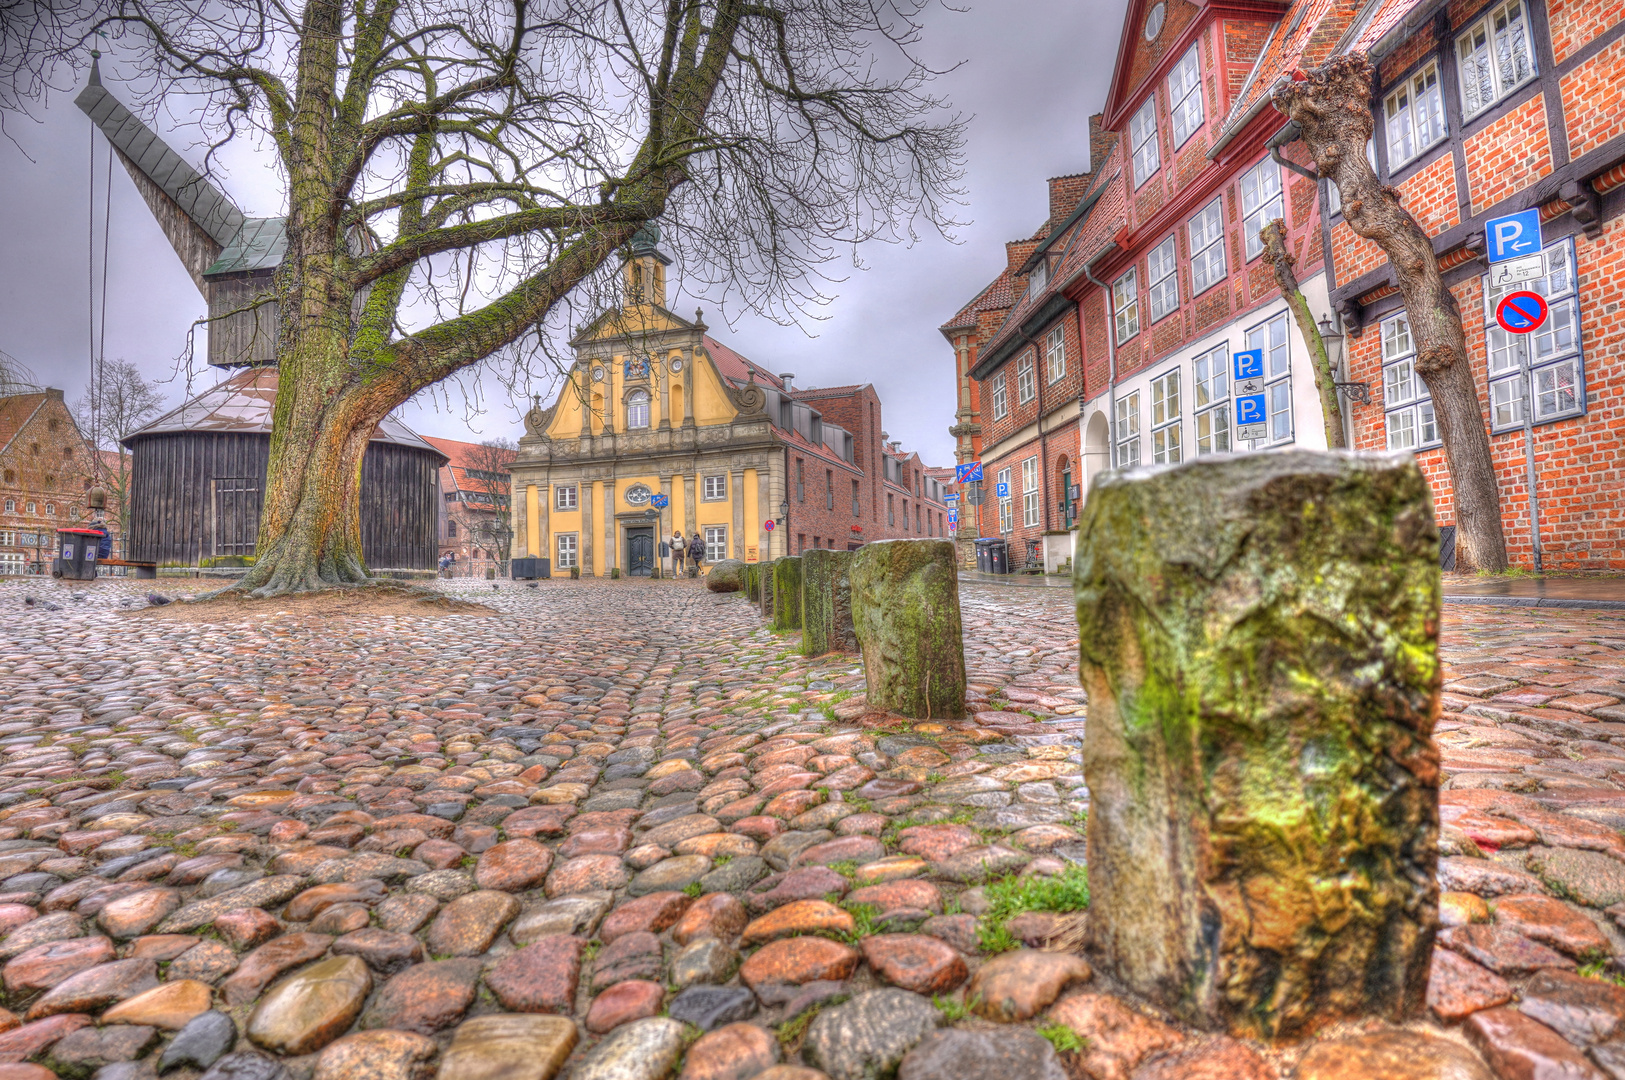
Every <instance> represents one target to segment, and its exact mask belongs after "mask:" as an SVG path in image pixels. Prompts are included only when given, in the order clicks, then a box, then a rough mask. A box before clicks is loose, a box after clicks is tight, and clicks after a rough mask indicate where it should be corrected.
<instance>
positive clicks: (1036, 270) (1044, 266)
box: [1027, 257, 1049, 296]
mask: <svg viewBox="0 0 1625 1080" xmlns="http://www.w3.org/2000/svg"><path fill="white" fill-rule="evenodd" d="M1048 283H1049V259H1048V258H1047V257H1045V258H1040V259H1039V260H1038V261H1037V262H1036V263H1034V264H1033V268H1032V270H1031V272H1030V273H1028V275H1027V295H1028V296H1037V295H1038V294H1039V293H1041V292H1043V291H1044V286H1045V285H1046V284H1048Z"/></svg>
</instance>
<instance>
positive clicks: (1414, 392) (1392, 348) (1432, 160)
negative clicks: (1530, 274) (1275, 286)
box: [1326, 0, 1625, 571]
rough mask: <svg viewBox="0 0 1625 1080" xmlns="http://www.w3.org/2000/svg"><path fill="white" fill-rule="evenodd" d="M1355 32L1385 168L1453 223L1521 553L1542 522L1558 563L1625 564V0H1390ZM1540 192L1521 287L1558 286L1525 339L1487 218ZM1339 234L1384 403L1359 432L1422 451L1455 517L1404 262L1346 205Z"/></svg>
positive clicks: (1341, 295)
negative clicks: (1535, 267) (1534, 274)
mask: <svg viewBox="0 0 1625 1080" xmlns="http://www.w3.org/2000/svg"><path fill="white" fill-rule="evenodd" d="M1349 47H1350V48H1354V49H1361V50H1365V51H1366V52H1368V54H1369V55H1370V56H1371V58H1372V60H1373V62H1374V64H1375V65H1376V67H1377V73H1378V77H1379V79H1380V83H1379V85H1378V86H1377V87H1376V88H1375V91H1374V93H1373V100H1374V101H1375V102H1377V103H1379V104H1378V105H1377V106H1375V108H1377V109H1378V110H1379V111H1378V113H1377V130H1376V135H1375V137H1374V138H1373V140H1372V142H1373V145H1372V151H1373V155H1374V157H1375V160H1376V164H1377V171H1378V175H1379V176H1380V178H1381V179H1382V180H1383V181H1384V182H1385V183H1388V184H1391V185H1393V186H1394V187H1396V188H1398V189H1399V191H1400V193H1401V196H1402V198H1403V200H1404V203H1405V206H1406V208H1407V209H1409V210H1410V211H1411V212H1412V213H1413V214H1414V215H1415V216H1416V218H1417V220H1418V221H1419V222H1420V223H1421V224H1422V225H1423V227H1424V228H1425V229H1426V230H1427V231H1428V233H1429V234H1430V235H1431V236H1432V237H1433V244H1434V250H1435V252H1436V253H1437V254H1438V256H1439V259H1440V265H1441V267H1442V268H1444V269H1445V281H1446V283H1447V284H1448V285H1449V286H1450V288H1451V291H1452V292H1453V293H1454V295H1455V297H1456V301H1457V303H1458V304H1459V305H1460V308H1461V312H1462V322H1463V325H1464V328H1465V330H1466V333H1467V345H1468V353H1469V356H1470V359H1471V361H1472V365H1473V374H1474V376H1475V379H1476V382H1477V384H1478V392H1479V398H1480V405H1481V407H1482V409H1483V411H1484V419H1485V423H1486V425H1487V426H1488V428H1489V432H1490V445H1491V450H1492V453H1493V456H1494V459H1495V463H1496V469H1497V474H1498V477H1499V480H1500V495H1501V514H1502V521H1503V523H1504V526H1503V527H1504V529H1505V533H1506V538H1507V548H1508V555H1509V557H1510V559H1511V561H1512V562H1513V563H1514V564H1515V565H1518V566H1523V567H1526V568H1533V567H1534V566H1535V562H1536V557H1535V532H1534V530H1533V529H1532V528H1531V521H1538V522H1539V526H1540V529H1539V542H1540V548H1541V550H1542V555H1543V558H1542V559H1541V565H1542V567H1543V568H1544V569H1546V570H1566V571H1605V570H1611V571H1620V570H1625V539H1622V536H1625V465H1622V462H1621V448H1622V446H1625V363H1622V356H1621V345H1620V343H1621V341H1622V340H1625V307H1622V305H1621V302H1620V301H1621V296H1620V293H1621V282H1622V280H1625V223H1622V221H1621V212H1622V210H1625V190H1622V189H1625V93H1622V83H1625V3H1622V2H1620V0H1509V2H1500V3H1488V2H1479V0H1451V2H1443V0H1386V2H1384V3H1383V4H1381V5H1380V6H1379V8H1378V10H1377V11H1376V12H1375V13H1373V15H1372V16H1371V17H1370V19H1369V20H1368V21H1367V22H1366V23H1365V25H1363V26H1360V27H1358V28H1357V30H1356V33H1355V34H1354V35H1353V41H1352V42H1351V44H1350V46H1349ZM1532 207H1538V208H1539V210H1540V217H1541V220H1542V234H1543V245H1544V249H1543V253H1544V266H1543V269H1544V271H1545V276H1544V277H1543V278H1542V279H1540V280H1539V281H1535V282H1521V283H1518V284H1517V285H1516V286H1511V287H1516V288H1519V289H1533V290H1535V291H1538V292H1540V293H1542V294H1543V295H1544V296H1545V297H1546V298H1547V301H1548V304H1549V305H1550V316H1549V318H1548V322H1547V324H1546V325H1545V326H1544V327H1542V328H1541V329H1540V330H1538V331H1536V332H1535V333H1532V334H1528V335H1523V336H1517V335H1510V334H1507V333H1506V332H1505V331H1503V330H1501V329H1500V327H1499V326H1498V325H1497V324H1496V323H1495V321H1494V307H1495V303H1496V301H1497V300H1499V299H1500V297H1501V296H1504V295H1505V294H1506V293H1507V292H1508V291H1510V288H1511V287H1506V286H1503V287H1497V286H1496V285H1494V284H1493V283H1492V281H1491V277H1490V271H1491V268H1490V267H1489V266H1488V265H1486V263H1485V262H1484V250H1485V238H1484V227H1485V222H1486V221H1487V220H1488V219H1490V218H1495V217H1501V216H1503V215H1506V214H1510V213H1515V212H1518V211H1521V210H1526V209H1529V208H1532ZM1326 234H1327V240H1326V243H1327V245H1328V246H1329V248H1330V250H1331V252H1332V256H1333V266H1334V276H1335V281H1334V283H1333V285H1332V288H1331V298H1332V300H1333V301H1334V303H1336V304H1337V305H1338V307H1339V310H1340V311H1341V313H1342V315H1343V319H1344V323H1345V325H1346V327H1347V330H1348V345H1347V351H1348V354H1349V367H1350V377H1351V378H1353V379H1355V380H1358V381H1360V382H1363V383H1365V384H1367V385H1368V386H1369V387H1370V395H1371V400H1372V404H1371V405H1368V406H1359V407H1356V408H1355V409H1354V410H1353V424H1354V440H1353V445H1355V446H1356V447H1358V448H1360V449H1366V450H1381V449H1394V450H1401V449H1403V450H1412V451H1414V452H1415V454H1416V457H1417V461H1418V462H1419V463H1420V464H1421V466H1422V468H1423V469H1424V470H1425V471H1426V473H1427V474H1428V477H1429V479H1430V480H1431V481H1432V484H1433V491H1434V500H1435V507H1436V510H1437V513H1438V517H1439V521H1440V522H1441V524H1444V525H1445V526H1446V527H1447V528H1448V527H1449V526H1450V524H1451V523H1452V522H1453V521H1454V507H1453V505H1452V500H1451V492H1450V481H1449V476H1448V474H1447V473H1446V468H1445V462H1444V452H1443V450H1442V449H1440V444H1439V440H1438V434H1437V430H1436V426H1435V424H1434V422H1433V410H1432V405H1431V404H1430V402H1429V401H1428V394H1427V389H1426V387H1425V386H1424V385H1423V384H1422V382H1421V380H1420V379H1419V378H1417V377H1416V375H1415V372H1414V370H1413V369H1412V351H1411V342H1410V334H1409V328H1408V325H1407V322H1406V313H1405V310H1404V307H1403V302H1402V300H1401V298H1400V296H1399V294H1398V290H1397V289H1396V288H1395V287H1394V282H1393V278H1392V276H1391V275H1392V270H1391V267H1390V266H1389V265H1388V263H1387V262H1386V260H1385V259H1384V258H1383V256H1382V254H1381V253H1380V251H1378V250H1377V249H1376V247H1375V245H1373V244H1371V243H1370V242H1369V241H1365V240H1362V239H1360V238H1359V237H1357V236H1355V235H1354V233H1353V231H1352V230H1351V229H1350V228H1349V226H1348V225H1347V224H1346V223H1345V222H1344V221H1343V220H1342V219H1341V217H1339V216H1336V215H1335V214H1334V215H1332V216H1331V218H1330V219H1329V221H1328V222H1327V225H1326ZM1531 391H1532V392H1531ZM1531 477H1533V479H1534V485H1533V498H1531V486H1530V478H1531Z"/></svg>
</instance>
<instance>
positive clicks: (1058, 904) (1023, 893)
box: [977, 865, 1089, 953]
mask: <svg viewBox="0 0 1625 1080" xmlns="http://www.w3.org/2000/svg"><path fill="white" fill-rule="evenodd" d="M982 893H983V895H984V896H985V897H986V898H987V902H988V910H987V912H986V913H985V914H984V915H983V916H982V918H981V920H980V921H979V923H978V925H977V933H978V935H979V936H980V938H981V946H982V950H983V951H984V952H990V953H999V952H1009V951H1010V950H1011V949H1014V948H1016V947H1017V946H1018V945H1019V944H1020V943H1019V942H1018V941H1016V939H1015V937H1014V936H1013V935H1012V934H1011V933H1010V931H1009V930H1008V929H1007V928H1006V927H1005V923H1007V922H1008V921H1009V920H1010V919H1013V918H1015V917H1016V916H1017V915H1020V914H1022V913H1023V912H1027V911H1057V912H1066V911H1082V910H1084V909H1085V908H1087V907H1088V906H1089V869H1088V867H1085V866H1076V865H1073V866H1068V867H1067V868H1066V869H1065V870H1063V871H1061V872H1060V873H1059V874H1055V875H1053V876H1051V877H1038V876H1036V875H1026V876H1018V875H1012V876H1009V877H1002V878H997V879H995V880H993V881H990V882H988V883H987V885H986V886H984V887H983V889H982Z"/></svg>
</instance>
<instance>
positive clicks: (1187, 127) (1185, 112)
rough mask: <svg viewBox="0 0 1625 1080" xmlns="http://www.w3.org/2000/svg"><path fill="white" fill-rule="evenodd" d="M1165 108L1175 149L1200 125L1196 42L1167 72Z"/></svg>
mask: <svg viewBox="0 0 1625 1080" xmlns="http://www.w3.org/2000/svg"><path fill="white" fill-rule="evenodd" d="M1168 111H1169V112H1170V113H1172V114H1173V120H1174V149H1175V150H1177V149H1179V148H1180V147H1181V146H1184V145H1185V140H1186V139H1188V138H1190V137H1191V136H1192V135H1194V134H1196V129H1197V128H1199V127H1201V126H1202V64H1201V60H1200V59H1199V58H1198V57H1197V55H1196V46H1195V45H1192V46H1191V50H1190V52H1188V53H1186V54H1185V55H1184V56H1182V57H1180V58H1179V63H1177V64H1175V65H1174V70H1173V71H1171V72H1169V73H1168ZM1135 175H1136V176H1138V175H1139V173H1135Z"/></svg>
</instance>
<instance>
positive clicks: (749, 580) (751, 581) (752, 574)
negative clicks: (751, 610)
mask: <svg viewBox="0 0 1625 1080" xmlns="http://www.w3.org/2000/svg"><path fill="white" fill-rule="evenodd" d="M761 570H762V567H761V564H760V563H746V564H745V599H747V600H749V601H751V602H752V603H755V602H757V601H758V600H760V599H761V594H760V593H758V592H757V591H756V590H757V588H758V586H757V582H758V581H760V580H761Z"/></svg>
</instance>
